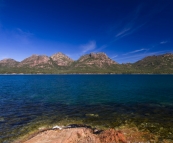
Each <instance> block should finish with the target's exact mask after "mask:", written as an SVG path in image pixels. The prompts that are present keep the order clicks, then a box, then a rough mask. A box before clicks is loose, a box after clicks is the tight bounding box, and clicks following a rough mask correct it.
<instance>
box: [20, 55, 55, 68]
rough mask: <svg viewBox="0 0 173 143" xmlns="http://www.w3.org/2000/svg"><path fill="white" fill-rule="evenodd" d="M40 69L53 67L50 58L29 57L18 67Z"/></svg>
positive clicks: (42, 56) (43, 56)
mask: <svg viewBox="0 0 173 143" xmlns="http://www.w3.org/2000/svg"><path fill="white" fill-rule="evenodd" d="M24 66H27V67H39V68H47V67H50V66H52V62H51V61H50V58H49V57H48V56H45V55H40V56H39V55H32V56H31V57H28V58H26V59H24V60H23V61H21V62H20V63H19V65H18V67H24Z"/></svg>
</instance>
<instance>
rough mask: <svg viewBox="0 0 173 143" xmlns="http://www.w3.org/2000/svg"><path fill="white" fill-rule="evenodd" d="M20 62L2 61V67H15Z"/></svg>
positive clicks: (0, 63)
mask: <svg viewBox="0 0 173 143" xmlns="http://www.w3.org/2000/svg"><path fill="white" fill-rule="evenodd" d="M18 63H19V62H17V61H15V60H13V59H3V60H1V61H0V65H1V66H7V67H15V66H17V65H18Z"/></svg>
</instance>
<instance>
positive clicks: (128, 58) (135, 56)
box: [115, 50, 173, 63]
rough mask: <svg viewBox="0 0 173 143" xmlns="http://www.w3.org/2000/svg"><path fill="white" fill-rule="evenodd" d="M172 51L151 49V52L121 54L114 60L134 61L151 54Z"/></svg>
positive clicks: (121, 61)
mask: <svg viewBox="0 0 173 143" xmlns="http://www.w3.org/2000/svg"><path fill="white" fill-rule="evenodd" d="M169 52H173V51H170V50H163V51H151V52H144V53H136V54H133V55H122V56H119V57H118V58H116V59H115V60H116V61H117V62H118V63H128V62H132V63H133V62H136V61H138V60H141V59H143V58H145V57H147V56H153V55H159V54H164V53H169Z"/></svg>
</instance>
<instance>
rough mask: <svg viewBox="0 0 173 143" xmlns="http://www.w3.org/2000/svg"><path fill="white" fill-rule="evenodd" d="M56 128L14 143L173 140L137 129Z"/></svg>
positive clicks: (162, 142)
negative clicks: (161, 138) (160, 137)
mask: <svg viewBox="0 0 173 143" xmlns="http://www.w3.org/2000/svg"><path fill="white" fill-rule="evenodd" d="M61 127H62V126H54V127H53V128H47V129H46V128H45V129H40V130H38V131H35V132H32V133H30V134H28V135H25V136H23V137H20V138H18V139H16V140H15V141H14V142H13V143H35V142H37V143H53V142H56V143H59V142H61V143H68V142H71V143H79V142H85V143H110V142H114V143H119V141H120V142H121V143H137V142H141V143H157V142H158V143H171V142H172V140H169V139H163V140H160V139H159V136H157V135H154V134H152V133H150V132H146V131H140V130H139V129H138V128H136V127H131V128H130V127H120V128H107V129H104V130H102V129H99V128H98V129H97V128H93V127H91V126H88V125H83V124H70V125H68V126H64V128H61Z"/></svg>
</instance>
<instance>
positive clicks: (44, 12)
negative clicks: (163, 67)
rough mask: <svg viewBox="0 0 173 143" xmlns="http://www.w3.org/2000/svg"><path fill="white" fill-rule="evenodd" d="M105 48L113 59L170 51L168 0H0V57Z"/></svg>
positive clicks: (172, 4)
mask: <svg viewBox="0 0 173 143" xmlns="http://www.w3.org/2000/svg"><path fill="white" fill-rule="evenodd" d="M57 52H62V53H64V54H66V55H68V56H69V57H70V58H72V59H74V60H77V59H78V58H79V57H80V56H82V55H84V54H88V53H91V52H105V53H106V54H107V55H108V56H109V57H110V58H112V59H113V60H115V61H116V62H118V63H127V62H136V61H137V60H140V59H142V58H144V57H146V56H149V55H158V54H164V53H170V52H171V53H172V52H173V1H172V0H109V1H107V0H0V60H2V59H4V58H13V59H15V60H17V61H21V60H23V59H24V58H26V57H29V56H31V55H32V54H38V55H48V56H51V55H52V54H54V53H57Z"/></svg>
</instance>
